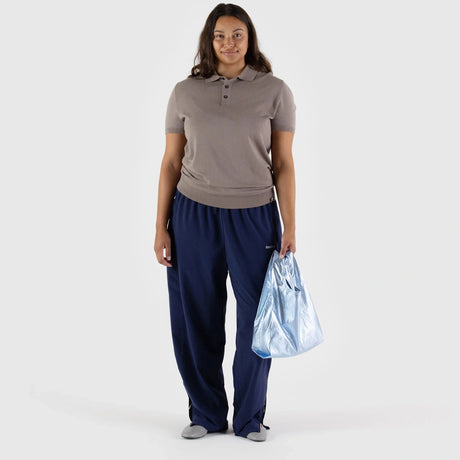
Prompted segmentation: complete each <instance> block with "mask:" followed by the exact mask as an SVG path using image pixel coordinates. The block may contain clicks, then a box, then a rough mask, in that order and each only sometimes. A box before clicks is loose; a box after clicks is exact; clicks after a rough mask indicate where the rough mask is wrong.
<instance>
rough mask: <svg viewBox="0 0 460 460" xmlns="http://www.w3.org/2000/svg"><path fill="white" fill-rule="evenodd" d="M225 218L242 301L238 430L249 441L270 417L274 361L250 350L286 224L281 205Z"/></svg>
mask: <svg viewBox="0 0 460 460" xmlns="http://www.w3.org/2000/svg"><path fill="white" fill-rule="evenodd" d="M222 216H223V224H224V225H223V227H224V237H225V249H226V257H227V264H228V269H229V273H230V279H231V282H232V288H233V291H234V294H235V298H236V302H237V332H236V351H235V356H234V360H233V383H234V401H233V406H234V413H233V430H234V432H235V435H237V436H246V435H247V434H248V433H250V432H253V431H260V423H263V419H264V416H265V407H266V395H267V381H268V374H269V370H270V366H271V359H270V358H268V359H263V358H261V357H260V356H258V355H257V354H256V353H254V352H253V351H252V349H251V345H252V335H253V330H254V320H255V316H256V313H257V308H258V304H259V299H260V294H261V292H262V287H263V283H264V279H265V274H266V271H267V267H268V262H269V260H270V257H271V255H272V253H273V250H274V249H275V248H276V249H277V250H278V251H279V250H280V249H281V222H280V217H279V213H278V208H277V202H276V200H275V201H272V202H270V203H269V204H266V205H263V206H258V207H253V208H244V209H225V210H224V212H223V214H222ZM264 426H266V425H264ZM267 428H268V427H267Z"/></svg>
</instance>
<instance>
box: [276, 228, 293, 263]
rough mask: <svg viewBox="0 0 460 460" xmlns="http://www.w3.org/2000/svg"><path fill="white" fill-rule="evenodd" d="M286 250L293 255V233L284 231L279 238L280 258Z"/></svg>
mask: <svg viewBox="0 0 460 460" xmlns="http://www.w3.org/2000/svg"><path fill="white" fill-rule="evenodd" d="M288 250H289V251H291V252H292V253H295V232H290V231H284V232H283V235H282V236H281V251H280V257H281V258H283V257H284V256H285V255H286V252H287V251H288Z"/></svg>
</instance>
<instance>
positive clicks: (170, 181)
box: [153, 133, 187, 267]
mask: <svg viewBox="0 0 460 460" xmlns="http://www.w3.org/2000/svg"><path fill="white" fill-rule="evenodd" d="M186 142H187V139H186V137H185V134H183V133H167V134H166V148H165V153H164V156H163V160H162V162H161V169H160V179H159V183H158V206H157V220H156V235H155V243H154V247H153V249H154V251H155V254H156V257H157V259H158V262H159V263H160V264H162V265H166V266H167V267H172V264H171V262H170V260H171V238H170V235H169V232H168V229H167V225H168V220H169V217H170V213H171V204H172V197H173V194H174V191H175V189H176V185H177V183H178V182H179V179H180V174H181V173H180V171H181V167H182V158H183V156H184V147H185V143H186ZM164 250H166V254H165V255H163V251H164Z"/></svg>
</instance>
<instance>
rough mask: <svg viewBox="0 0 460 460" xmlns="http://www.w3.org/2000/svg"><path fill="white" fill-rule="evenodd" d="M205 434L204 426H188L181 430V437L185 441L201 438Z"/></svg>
mask: <svg viewBox="0 0 460 460" xmlns="http://www.w3.org/2000/svg"><path fill="white" fill-rule="evenodd" d="M207 432H208V430H207V429H206V428H205V427H204V426H201V425H192V424H189V425H187V426H186V427H185V428H184V429H183V430H182V437H184V438H187V439H196V438H202V437H203V436H204V435H205V434H206V433H207Z"/></svg>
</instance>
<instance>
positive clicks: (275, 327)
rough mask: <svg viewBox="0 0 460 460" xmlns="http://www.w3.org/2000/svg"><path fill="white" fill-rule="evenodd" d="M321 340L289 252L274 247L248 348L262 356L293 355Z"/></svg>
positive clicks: (298, 271)
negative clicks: (281, 252)
mask: <svg viewBox="0 0 460 460" xmlns="http://www.w3.org/2000/svg"><path fill="white" fill-rule="evenodd" d="M323 340H324V336H323V332H322V330H321V326H320V324H319V320H318V317H317V315H316V311H315V308H314V306H313V302H312V301H311V298H310V295H309V293H308V290H307V288H306V286H305V282H304V280H303V278H302V275H301V274H300V270H299V267H298V265H297V262H296V260H295V258H294V254H293V253H292V252H291V251H289V250H288V251H287V252H286V254H285V256H284V258H281V257H280V254H279V252H278V251H277V250H276V249H275V250H274V251H273V254H272V256H271V258H270V261H269V263H268V268H267V272H266V274H265V280H264V285H263V288H262V293H261V296H260V301H259V306H258V309H257V314H256V318H255V320H254V332H253V337H252V351H253V352H254V353H256V354H257V355H259V356H260V357H262V358H285V357H290V356H296V355H299V354H300V353H303V352H305V351H308V350H310V349H311V348H313V347H316V346H317V345H319V344H320V343H321V342H322V341H323Z"/></svg>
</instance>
